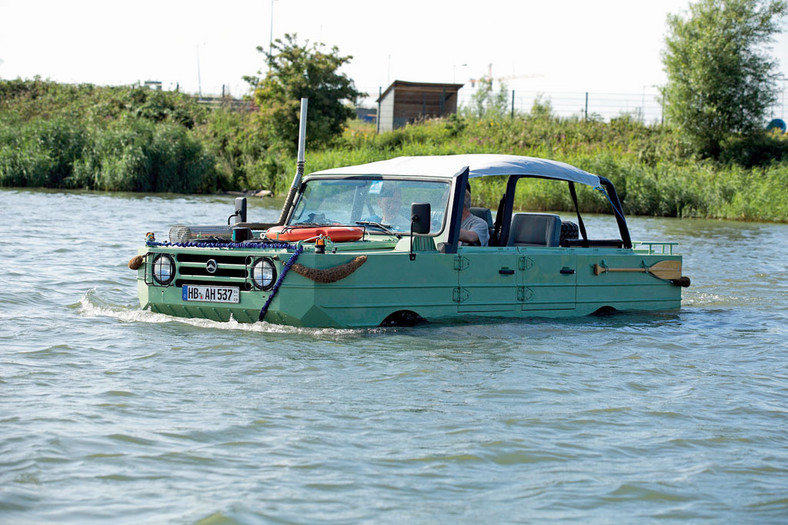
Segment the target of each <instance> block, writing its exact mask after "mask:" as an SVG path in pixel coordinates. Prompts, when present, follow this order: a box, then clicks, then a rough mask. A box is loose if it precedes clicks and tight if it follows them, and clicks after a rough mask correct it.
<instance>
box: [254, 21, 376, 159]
mask: <svg viewBox="0 0 788 525" xmlns="http://www.w3.org/2000/svg"><path fill="white" fill-rule="evenodd" d="M323 47H324V46H323V45H322V44H320V45H318V44H312V45H310V44H309V42H307V43H306V44H304V45H303V46H302V45H299V44H298V41H297V38H296V35H290V34H286V35H285V37H284V40H282V39H277V40H276V41H275V42H274V44H273V48H272V49H271V50H270V52H269V53H265V51H264V50H263V49H262V48H261V47H258V48H257V50H258V51H260V52H261V53H265V54H266V57H267V64H268V66H269V71H268V72H267V74H266V75H265V77H264V78H263V79H262V80H260V79H259V78H257V77H246V78H245V80H246V81H247V82H250V83H252V84H253V86H254V87H255V90H254V98H255V101H256V102H257V104H258V105H259V106H260V112H261V116H262V117H263V121H264V123H265V125H266V126H268V128H269V129H270V131H271V133H272V135H273V138H274V139H275V140H277V141H278V142H280V143H282V145H284V146H286V147H292V148H293V149H295V147H297V145H298V124H299V115H300V112H299V107H300V104H301V98H303V97H306V98H308V99H309V107H308V112H307V141H308V142H310V143H313V144H314V143H316V144H328V143H330V142H331V141H332V140H333V139H334V138H335V137H336V136H337V135H339V134H341V133H342V129H343V126H344V124H345V122H346V121H347V120H348V119H349V118H351V117H353V116H354V115H355V113H354V110H353V107H351V106H348V105H347V103H350V104H353V105H355V102H356V100H357V99H358V98H359V97H361V96H364V95H365V93H360V92H358V91H356V88H355V86H354V84H353V81H352V80H351V79H350V78H348V77H347V76H346V75H344V74H340V73H339V72H338V70H339V68H340V67H341V66H342V65H344V64H345V63H347V62H349V61H350V60H351V59H352V58H353V57H351V56H341V55H339V50H338V49H337V48H336V47H333V48H332V49H331V51H330V52H325V51H324V49H323Z"/></svg>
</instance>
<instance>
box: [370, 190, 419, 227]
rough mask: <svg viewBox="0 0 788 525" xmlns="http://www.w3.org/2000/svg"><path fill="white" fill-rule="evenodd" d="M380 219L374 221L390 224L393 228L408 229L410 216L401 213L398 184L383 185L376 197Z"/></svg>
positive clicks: (400, 194)
mask: <svg viewBox="0 0 788 525" xmlns="http://www.w3.org/2000/svg"><path fill="white" fill-rule="evenodd" d="M378 206H379V207H380V214H381V216H380V220H379V221H375V222H379V223H381V224H383V225H387V226H391V227H392V228H393V229H395V230H403V231H404V230H408V229H409V228H410V217H407V216H406V215H404V214H403V213H402V193H401V192H400V189H399V187H398V186H388V187H384V189H383V191H382V192H381V193H380V197H379V198H378Z"/></svg>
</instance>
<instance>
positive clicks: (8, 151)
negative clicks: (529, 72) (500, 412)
mask: <svg viewBox="0 0 788 525" xmlns="http://www.w3.org/2000/svg"><path fill="white" fill-rule="evenodd" d="M260 115H261V114H260V112H259V111H257V108H255V107H254V106H252V105H251V104H249V105H247V106H246V109H244V108H241V109H240V110H239V109H238V108H237V107H235V106H231V105H230V104H229V101H228V104H227V105H226V106H219V107H206V106H203V105H200V104H198V103H197V101H196V100H195V99H194V98H193V97H191V96H188V95H184V94H180V93H173V92H162V91H152V90H148V89H145V88H140V87H97V86H92V85H62V84H55V83H52V82H46V81H41V80H34V81H19V80H17V81H0V186H5V187H44V188H62V189H77V188H85V189H92V190H100V191H139V192H178V193H212V192H217V191H230V190H242V189H267V190H272V191H273V192H275V193H278V194H281V193H283V192H284V191H286V189H287V187H288V186H289V184H290V180H291V178H292V175H293V173H294V170H295V155H294V154H295V152H294V151H290V150H291V148H290V147H289V146H283V145H282V144H279V143H277V142H276V141H275V140H274V139H272V138H271V137H272V136H273V135H272V134H271V133H270V132H269V126H268V123H266V122H265V121H264V119H263V118H262V117H261V116H260ZM456 153H507V154H516V155H528V156H534V157H544V158H550V159H555V160H559V161H563V162H567V163H569V164H573V165H575V166H578V167H580V168H582V169H585V170H587V171H590V172H592V173H597V174H599V175H604V176H606V177H608V178H610V179H611V180H612V181H613V182H614V183H615V185H616V187H617V189H618V191H619V195H620V197H621V199H622V202H623V205H624V208H625V210H626V211H627V213H628V214H630V215H656V216H675V217H706V218H724V219H736V220H748V221H773V222H788V192H786V191H785V188H788V136H786V135H782V136H777V135H772V136H763V137H759V138H757V139H753V138H749V139H739V140H737V139H731V141H729V143H728V144H727V146H726V149H725V151H724V152H723V155H722V156H721V158H720V159H719V160H709V159H698V158H695V157H694V156H693V155H692V154H690V153H689V148H688V147H687V146H686V145H684V144H683V143H682V141H681V139H680V137H678V136H677V135H676V134H675V133H674V132H673V131H672V130H671V129H670V128H669V127H667V126H661V125H644V124H641V123H640V122H638V121H636V120H635V119H633V118H631V117H629V116H622V117H620V118H617V119H613V120H612V121H610V122H601V121H599V120H594V119H593V118H592V119H590V120H588V121H585V120H581V119H579V118H561V117H556V116H554V115H553V114H552V113H551V111H550V108H549V103H548V104H542V105H537V106H535V107H534V108H533V109H532V110H531V112H529V113H528V114H520V115H516V116H515V117H514V118H511V117H501V118H495V119H478V118H470V117H453V118H451V119H447V120H441V121H428V122H424V123H420V124H416V125H412V126H408V127H406V128H404V129H401V130H396V131H393V132H389V133H382V134H380V135H377V134H375V132H374V127H372V126H371V125H368V124H363V123H361V122H359V121H353V122H350V123H349V126H348V127H347V129H346V130H345V131H344V133H343V135H342V136H340V137H338V138H337V140H336V141H335V143H334V144H332V145H331V146H330V147H328V148H324V149H314V148H310V147H309V141H308V137H307V172H309V171H315V170H318V169H323V168H328V167H334V166H341V165H347V164H356V163H362V162H371V161H376V160H383V159H387V158H392V157H396V156H400V155H445V154H456ZM551 190H552V189H551V188H550V187H549V185H542V184H539V183H538V182H535V183H534V184H532V185H530V186H528V187H526V188H523V190H522V195H521V196H520V197H521V199H522V200H521V202H523V204H524V207H525V208H527V209H531V210H558V211H561V210H570V209H571V202H570V201H569V200H568V198H567V197H566V195H564V194H565V193H566V192H560V193H559V192H554V191H551ZM501 193H502V181H490V182H489V183H486V184H483V185H479V186H475V187H474V200H476V201H477V202H478V203H479V204H485V205H487V206H489V207H492V208H495V207H496V206H497V202H498V199H499V198H500V195H501ZM579 197H580V199H581V205H582V206H583V207H584V209H586V210H588V211H604V210H607V209H608V207H607V206H606V203H605V202H604V200H603V199H604V197H603V196H601V195H599V194H598V193H596V192H594V191H592V190H590V189H587V190H585V191H583V192H581V193H580V195H579Z"/></svg>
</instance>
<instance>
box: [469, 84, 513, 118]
mask: <svg viewBox="0 0 788 525" xmlns="http://www.w3.org/2000/svg"><path fill="white" fill-rule="evenodd" d="M508 102H509V97H508V91H507V89H506V84H503V83H502V84H501V88H500V89H499V90H498V93H495V92H494V91H493V82H492V80H487V79H484V78H483V79H482V80H480V81H479V87H477V88H476V91H475V92H474V93H473V95H471V102H470V104H469V106H468V107H466V108H464V110H463V113H464V115H465V116H466V117H469V118H477V119H485V118H486V119H490V120H495V119H499V118H503V117H505V116H506V115H507V114H508V112H507V106H508Z"/></svg>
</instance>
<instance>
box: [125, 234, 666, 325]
mask: <svg viewBox="0 0 788 525" xmlns="http://www.w3.org/2000/svg"><path fill="white" fill-rule="evenodd" d="M348 244H350V245H352V244H353V243H348ZM358 244H362V245H363V244H365V243H358ZM366 244H369V243H366ZM306 250H307V251H303V253H300V254H299V255H298V256H297V261H291V259H292V258H293V254H294V251H293V250H286V249H279V250H258V249H226V248H205V247H201V248H179V247H171V246H160V247H149V248H148V249H146V250H143V251H141V255H144V256H145V263H144V264H142V266H140V267H139V269H138V270H137V271H138V294H139V299H140V305H141V306H142V308H144V309H150V310H151V311H153V312H158V313H163V314H167V315H172V316H177V317H186V318H204V319H212V320H215V321H229V320H230V319H233V320H235V321H238V322H242V323H253V322H257V321H259V320H260V314H261V310H263V308H264V306H265V305H266V303H269V298H270V304H268V308H267V310H266V311H265V315H264V318H263V320H264V321H266V322H269V323H276V324H285V325H291V326H303V327H333V328H360V327H374V326H379V325H381V324H386V323H389V322H401V321H402V320H411V321H412V320H414V319H424V320H426V321H455V320H461V319H466V318H469V317H474V316H482V317H503V318H528V317H578V316H585V315H589V314H591V313H594V312H597V311H599V310H610V309H615V310H621V311H655V310H670V309H677V308H679V307H680V306H681V288H680V287H679V286H677V285H676V284H674V283H673V282H671V281H670V280H665V279H661V278H658V277H656V276H655V275H653V274H651V273H649V272H648V271H645V270H646V269H648V268H650V267H652V266H653V265H655V264H657V263H660V262H662V261H678V263H679V264H680V262H681V257H680V256H678V255H669V254H653V253H650V252H648V251H644V250H632V249H621V248H564V247H551V248H548V247H483V248H481V247H475V248H474V247H460V249H459V250H458V252H457V253H454V254H446V253H440V252H438V251H427V252H420V253H416V255H415V258H413V259H412V260H411V257H410V254H409V253H408V252H402V251H381V250H364V249H359V250H349V249H345V250H343V251H340V252H337V253H325V254H320V253H315V252H314V251H313V249H310V248H306ZM158 253H167V254H170V255H171V256H172V257H173V259H174V260H175V261H176V264H175V266H176V268H175V276H174V278H173V280H172V282H171V283H169V284H168V285H166V286H162V285H159V284H158V283H156V281H155V280H154V279H153V278H152V274H151V267H152V265H151V263H150V261H151V260H152V258H153V257H154V256H155V255H156V254H158ZM228 253H230V254H232V257H234V259H232V258H231V257H230V256H229V255H228ZM359 255H363V256H365V261H364V263H363V264H361V265H360V266H359V267H358V268H356V269H355V270H354V271H352V273H351V274H350V275H347V276H346V277H343V278H341V279H339V280H337V281H336V282H316V281H314V280H312V279H310V278H308V277H305V276H304V275H301V274H299V273H297V272H296V271H286V270H285V268H286V266H287V265H286V264H285V263H287V262H296V263H297V264H298V265H300V266H301V267H302V268H310V269H315V270H326V271H330V270H332V269H335V268H338V267H342V265H346V264H348V263H350V262H351V261H353V260H354V258H356V257H358V256H359ZM261 256H266V257H270V258H271V259H272V260H273V261H274V264H275V265H276V270H277V281H278V282H277V286H276V287H274V288H275V290H267V291H263V290H257V289H255V287H254V286H253V284H252V281H251V277H250V272H249V269H248V267H249V264H250V263H251V261H253V260H255V259H256V258H259V257H261ZM203 259H205V260H207V259H213V260H217V261H219V262H218V266H219V273H221V271H222V270H223V269H225V268H226V267H227V268H229V267H232V268H233V271H234V272H235V273H234V276H233V277H227V278H225V279H224V281H223V282H224V283H227V284H229V285H235V286H238V287H239V288H240V300H239V302H238V303H219V302H194V301H187V300H184V294H183V293H182V286H183V283H184V282H186V281H188V282H190V283H195V282H198V283H199V282H204V283H205V284H212V283H215V282H216V281H217V279H220V278H219V277H216V276H215V275H204V276H203V275H199V274H200V271H201V265H203V263H202V260H203ZM182 260H184V261H188V262H182ZM238 261H244V264H241V263H240V262H238ZM595 265H596V266H599V265H602V266H603V267H604V268H609V269H611V270H615V269H634V270H637V269H642V270H643V271H627V272H616V271H609V272H603V273H599V274H597V273H595V271H594V268H595ZM241 266H244V268H245V269H244V268H241ZM283 272H284V273H285V276H284V277H283V278H282V274H283ZM274 292H275V293H274ZM272 294H273V298H271V295H272Z"/></svg>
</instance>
